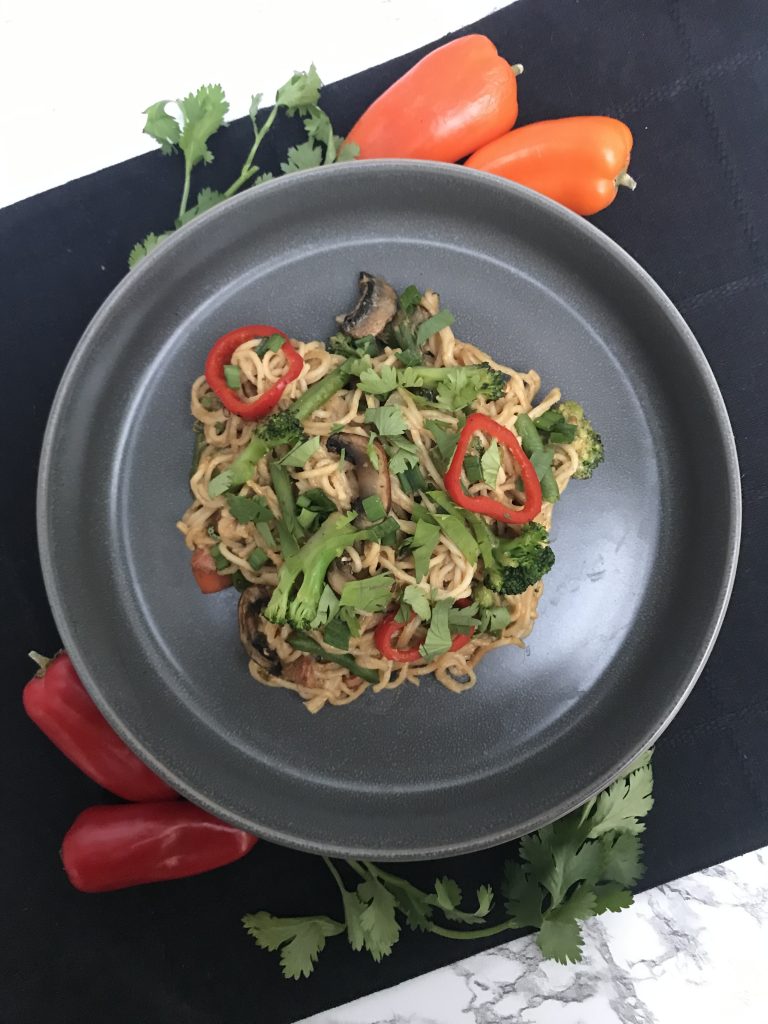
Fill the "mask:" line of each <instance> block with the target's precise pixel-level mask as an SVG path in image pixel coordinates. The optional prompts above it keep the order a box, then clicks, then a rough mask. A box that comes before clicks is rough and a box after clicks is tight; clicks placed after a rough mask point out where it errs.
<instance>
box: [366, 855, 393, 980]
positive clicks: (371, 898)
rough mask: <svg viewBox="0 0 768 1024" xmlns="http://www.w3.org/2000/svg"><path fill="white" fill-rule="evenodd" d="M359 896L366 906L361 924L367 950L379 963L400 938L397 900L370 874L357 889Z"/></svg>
mask: <svg viewBox="0 0 768 1024" xmlns="http://www.w3.org/2000/svg"><path fill="white" fill-rule="evenodd" d="M357 895H358V897H359V899H360V901H361V902H362V903H363V904H364V905H365V909H364V910H363V912H362V914H361V915H360V924H361V925H362V928H363V932H364V934H365V948H366V949H367V950H368V952H369V953H370V954H371V956H372V957H373V959H374V960H376V962H377V963H378V961H379V960H381V959H382V957H385V956H389V954H390V953H391V952H392V947H393V946H394V944H395V943H396V942H397V940H398V938H399V937H400V925H399V924H398V922H397V917H396V916H395V898H394V896H393V895H392V893H391V892H390V891H389V889H387V888H386V887H385V886H384V885H382V883H381V882H380V881H379V879H378V878H377V877H376V876H375V875H373V874H369V876H368V878H367V879H366V881H364V882H361V883H360V885H358V887H357Z"/></svg>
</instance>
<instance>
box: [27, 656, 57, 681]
mask: <svg viewBox="0 0 768 1024" xmlns="http://www.w3.org/2000/svg"><path fill="white" fill-rule="evenodd" d="M29 657H30V658H31V659H32V661H34V663H35V664H36V665H37V666H38V668H39V669H40V671H39V672H38V675H41V676H42V675H44V674H45V670H46V669H47V668H48V666H49V665H50V663H51V662H52V661H53V658H46V656H45V655H44V654H38V653H37V651H30V652H29Z"/></svg>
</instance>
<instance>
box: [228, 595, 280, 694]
mask: <svg viewBox="0 0 768 1024" xmlns="http://www.w3.org/2000/svg"><path fill="white" fill-rule="evenodd" d="M268 601H269V591H268V590H267V588H266V587H259V586H253V587H247V588H246V589H245V590H244V591H243V592H242V594H241V595H240V601H239V603H238V605H237V622H238V626H239V628H240V641H241V643H242V645H243V649H244V650H245V653H246V654H247V655H248V657H249V658H250V659H251V660H252V661H255V662H256V664H257V665H258V666H259V667H260V668H261V669H263V670H264V671H265V672H266V673H267V674H268V675H272V676H279V675H280V673H281V671H282V668H283V666H282V662H281V661H280V659H279V658H278V656H277V654H276V653H275V652H274V651H273V650H272V648H271V647H270V646H269V644H268V643H267V638H266V636H265V635H264V633H263V632H262V630H261V622H260V620H261V613H262V611H263V609H264V607H265V606H266V604H267V602H268Z"/></svg>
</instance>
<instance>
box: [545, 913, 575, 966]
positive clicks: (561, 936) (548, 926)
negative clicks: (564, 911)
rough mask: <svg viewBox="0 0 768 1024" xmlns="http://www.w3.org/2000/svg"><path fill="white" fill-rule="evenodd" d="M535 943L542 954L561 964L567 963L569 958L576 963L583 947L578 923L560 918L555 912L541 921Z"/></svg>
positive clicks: (566, 918)
mask: <svg viewBox="0 0 768 1024" xmlns="http://www.w3.org/2000/svg"><path fill="white" fill-rule="evenodd" d="M536 943H537V945H538V947H539V949H540V950H541V952H542V955H543V956H545V957H547V958H548V959H550V960H557V962H558V963H561V964H567V963H568V961H569V960H570V961H572V962H573V963H578V961H579V960H581V954H582V950H583V948H584V940H583V939H582V937H581V929H580V928H579V925H578V923H577V922H576V921H574V920H573V919H572V918H568V917H565V918H561V917H558V916H557V915H556V914H552V915H550V916H548V917H547V918H546V920H544V921H542V922H541V927H540V929H539V931H538V932H537V934H536Z"/></svg>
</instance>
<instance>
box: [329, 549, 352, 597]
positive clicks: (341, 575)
mask: <svg viewBox="0 0 768 1024" xmlns="http://www.w3.org/2000/svg"><path fill="white" fill-rule="evenodd" d="M356 578H357V577H356V576H355V574H354V573H353V572H352V570H351V568H350V567H349V565H348V564H346V563H344V562H343V561H342V560H341V559H340V558H334V560H333V561H332V562H331V565H330V568H329V569H328V575H327V579H328V584H329V586H330V587H331V589H332V590H333V591H334V592H335V593H337V594H338V595H339V596H341V592H342V590H343V589H344V587H345V586H346V585H347V583H351V582H352V581H353V580H354V579H356Z"/></svg>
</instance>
